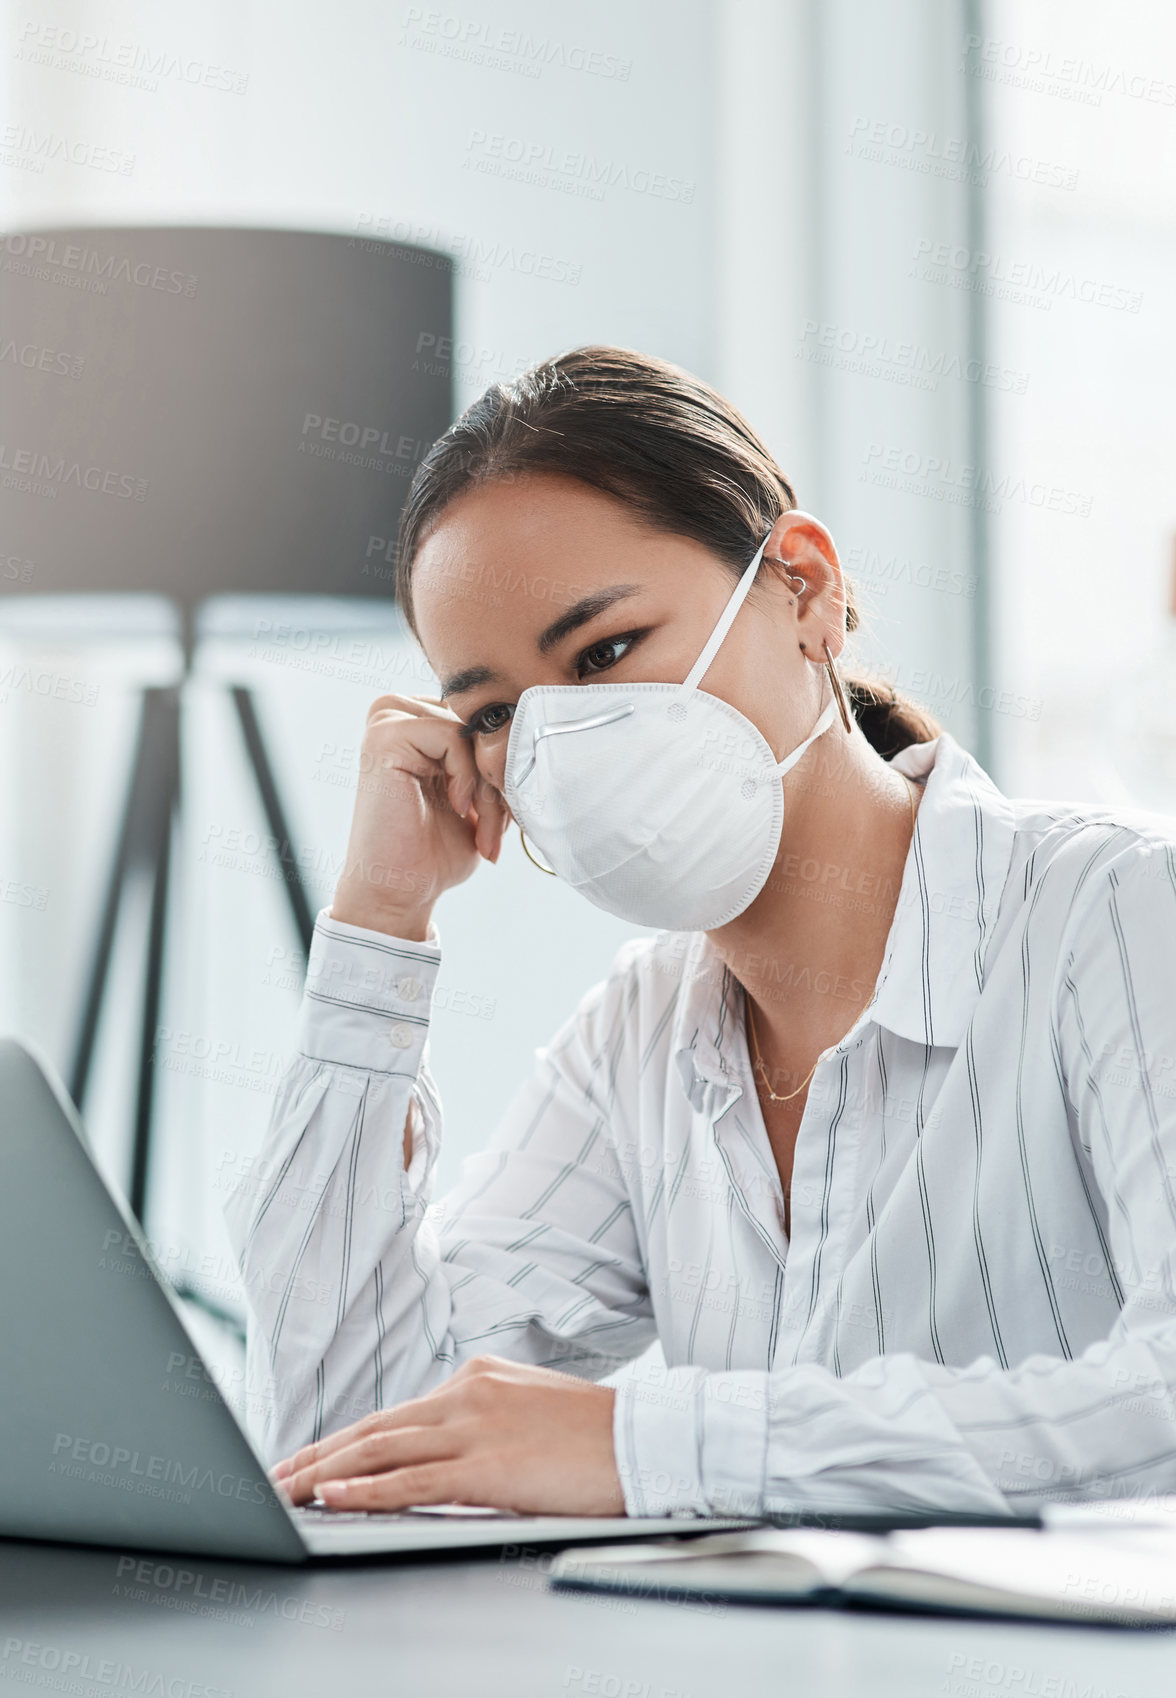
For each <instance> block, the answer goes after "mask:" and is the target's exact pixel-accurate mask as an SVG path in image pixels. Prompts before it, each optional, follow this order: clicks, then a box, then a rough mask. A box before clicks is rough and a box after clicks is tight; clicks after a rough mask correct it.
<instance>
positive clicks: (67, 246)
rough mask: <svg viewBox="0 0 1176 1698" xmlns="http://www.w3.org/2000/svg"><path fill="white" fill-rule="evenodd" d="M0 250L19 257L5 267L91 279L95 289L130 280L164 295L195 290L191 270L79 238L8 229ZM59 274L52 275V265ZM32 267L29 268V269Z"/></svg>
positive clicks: (66, 279) (188, 293) (26, 272)
mask: <svg viewBox="0 0 1176 1698" xmlns="http://www.w3.org/2000/svg"><path fill="white" fill-rule="evenodd" d="M0 253H2V254H4V255H6V256H7V259H8V260H10V261H11V260H20V261H22V262H24V263H22V264H20V265H13V264H8V263H6V264H5V270H7V271H17V272H20V273H21V274H22V275H28V276H35V277H41V278H43V279H48V280H50V281H53V282H59V281H60V282H71V281H76V282H80V280H81V279H82V278H89V279H93V285H92V286H93V288H94V292H95V293H105V286H106V285H107V284H110V283H131V284H133V285H134V286H135V287H136V288H139V289H156V290H158V291H159V292H160V293H161V294H164V295H186V296H188V297H189V298H191V296H193V295H194V294H195V293H196V281H197V280H196V278H195V277H193V276H192V274H191V273H190V272H186V271H172V270H170V269H169V268H168V267H167V266H165V265H151V264H149V263H148V262H147V261H146V260H132V259H129V258H128V257H127V256H126V255H125V254H124V255H119V254H113V253H104V252H103V251H102V250H101V249H100V248H88V247H84V246H82V245H81V244H80V243H78V242H60V241H58V239H57V237H56V236H38V235H28V234H22V233H21V232H19V231H9V232H8V233H7V234H0ZM53 267H57V268H58V269H59V273H64V274H66V275H64V276H62V275H59V276H57V277H52V275H51V268H53ZM30 268H31V269H30Z"/></svg>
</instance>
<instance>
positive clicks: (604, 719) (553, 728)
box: [515, 702, 634, 784]
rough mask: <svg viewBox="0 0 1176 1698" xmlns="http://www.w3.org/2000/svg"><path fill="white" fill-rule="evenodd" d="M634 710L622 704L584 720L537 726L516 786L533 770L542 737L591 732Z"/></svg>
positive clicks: (631, 706) (561, 721)
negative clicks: (527, 757)
mask: <svg viewBox="0 0 1176 1698" xmlns="http://www.w3.org/2000/svg"><path fill="white" fill-rule="evenodd" d="M633 710H634V703H632V702H622V703H621V704H620V706H619V707H615V708H606V709H605V711H604V712H603V713H592V714H588V715H587V716H586V717H585V718H584V719H563V720H560V721H559V722H558V723H557V724H555V725H537V726H536V727H535V730H534V733H533V735H532V737H531V753H530V758H529V760H528V761H527V765H526V767H525V768H524V769H523V770H522V771H521V772H519V774H518V775H517V777H516V778H515V783H516V784H523V783H525V782H526V780H527V779H528V778H530V776H531V774H532V772H533V771H534V770H535V762H536V761H537V760H538V758H539V743H540V740H541V739H542V738H544V737H558V736H559V734H560V732H561V731H592V730H594V729H595V727H596V726H598V725H612V724H614V723H615V722H616V721H617V720H618V719H626V718H627V717H628V716H629V714H631V713H632V712H633Z"/></svg>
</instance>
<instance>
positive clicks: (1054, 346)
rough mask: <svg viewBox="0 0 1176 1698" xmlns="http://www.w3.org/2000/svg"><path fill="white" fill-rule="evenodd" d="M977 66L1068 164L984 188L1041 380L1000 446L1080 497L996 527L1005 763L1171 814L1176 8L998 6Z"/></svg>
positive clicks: (1175, 787) (1045, 147)
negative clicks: (1064, 177)
mask: <svg viewBox="0 0 1176 1698" xmlns="http://www.w3.org/2000/svg"><path fill="white" fill-rule="evenodd" d="M967 63H968V67H969V74H972V75H974V76H977V77H979V78H981V79H982V81H983V85H984V87H985V89H986V90H987V91H988V94H989V97H990V99H991V103H992V112H993V124H994V127H995V128H996V129H997V131H998V132H999V133H1000V134H1002V135H1003V136H1005V137H1006V138H1008V140H1009V141H1010V143H1011V144H1012V145H1013V146H1014V147H1015V148H1016V150H1017V151H1018V152H1019V153H1023V154H1025V155H1028V156H1031V157H1033V158H1036V159H1040V160H1046V161H1056V162H1059V163H1060V164H1063V165H1064V166H1065V167H1066V168H1067V170H1068V171H1070V172H1071V173H1073V175H1074V178H1075V181H1074V186H1073V187H1072V188H1071V189H1069V190H1066V191H1064V192H1057V191H1054V190H1050V189H1047V188H1045V187H1044V186H1042V185H1037V184H1034V183H1032V182H1024V181H1019V180H1012V179H1010V178H1008V177H1002V179H1001V180H1000V182H999V184H998V185H996V188H995V192H994V194H993V196H992V199H991V208H990V215H991V223H992V242H991V247H992V252H993V256H994V257H993V263H992V265H991V266H990V268H989V269H990V271H991V272H992V273H993V284H994V293H993V297H992V299H991V315H992V325H991V337H992V342H993V347H994V350H995V351H996V353H997V355H998V357H999V358H1000V359H1001V360H1002V361H1003V362H1004V363H1006V364H1009V365H1012V366H1017V367H1020V368H1022V369H1024V370H1025V371H1027V372H1028V373H1029V374H1030V375H1029V383H1028V387H1027V389H1026V392H1025V394H1024V395H1023V396H1019V397H1018V396H1012V395H1002V396H1000V397H998V404H997V408H996V411H995V415H994V427H995V432H996V438H997V449H996V453H997V455H998V456H999V459H1000V461H1001V463H1002V464H1005V465H1008V466H1012V467H1015V468H1023V469H1024V470H1025V471H1027V472H1031V473H1032V474H1033V475H1034V476H1036V477H1038V478H1040V479H1042V480H1044V482H1045V483H1047V484H1048V485H1049V486H1051V487H1052V488H1057V489H1061V490H1063V491H1065V492H1066V493H1067V494H1072V495H1073V496H1075V497H1076V498H1077V500H1076V501H1075V502H1074V503H1073V505H1074V506H1075V507H1077V506H1078V505H1079V503H1080V504H1081V507H1082V509H1083V511H1081V512H1075V513H1072V514H1067V513H1065V512H1059V511H1053V512H1051V511H1049V509H1048V508H1047V507H1044V506H1039V505H1034V504H1033V503H1032V502H1031V501H1025V500H1015V501H1010V502H1008V503H1007V504H1006V508H1005V511H1004V512H1003V513H1002V514H1001V515H1000V516H999V518H998V519H996V520H995V521H994V534H993V561H994V572H995V577H996V588H997V605H996V614H997V617H996V627H995V649H996V653H997V656H998V660H999V664H1000V666H1001V669H1002V672H1003V676H1004V679H1005V681H1006V682H1007V683H1008V684H1009V685H1010V686H1011V687H1012V688H1014V689H1015V690H1016V692H1017V693H1018V695H1020V696H1022V697H1023V698H1024V699H1025V700H1026V701H1027V702H1028V703H1029V704H1030V705H1031V708H1032V714H1031V715H1029V714H1026V715H1008V716H1005V718H1004V719H1003V721H1002V731H1003V737H1002V767H1003V770H1004V771H1005V772H1006V774H1007V778H1008V783H1009V785H1010V787H1011V788H1013V789H1014V790H1018V791H1021V792H1022V793H1028V794H1037V795H1042V794H1044V795H1063V796H1064V795H1078V796H1086V797H1091V798H1099V799H1103V800H1107V801H1113V802H1137V803H1139V804H1141V805H1144V806H1147V807H1153V808H1161V809H1163V810H1164V811H1166V812H1173V813H1176V763H1174V759H1173V752H1174V751H1176V736H1174V735H1173V729H1172V710H1171V706H1170V703H1171V700H1172V697H1173V693H1174V692H1176V676H1174V669H1176V657H1174V655H1173V642H1172V638H1171V636H1170V634H1169V633H1170V631H1171V630H1172V629H1173V626H1172V622H1171V620H1170V618H1169V615H1168V608H1169V605H1170V597H1171V591H1172V574H1173V568H1174V565H1176V559H1174V545H1176V480H1174V477H1173V468H1174V467H1176V408H1174V407H1173V404H1172V397H1173V393H1174V391H1176V317H1174V315H1173V310H1172V307H1173V301H1174V300H1176V170H1174V165H1176V154H1174V137H1176V12H1174V11H1173V9H1172V8H1171V7H1170V6H1161V5H1158V4H1155V5H1136V6H1130V7H1116V8H1110V9H1108V8H1106V7H1104V6H1100V5H1097V4H1095V3H1094V0H1067V3H1066V4H1064V5H1063V4H1061V3H1060V0H1031V3H1030V4H1025V3H1023V0H1018V3H1017V4H1012V3H1011V0H995V3H994V4H993V5H992V6H991V8H990V18H989V22H988V25H987V27H986V31H985V37H984V40H983V41H982V42H981V43H980V44H979V45H978V46H977V47H975V48H974V49H973V51H972V52H971V54H970V55H969V58H968V62H967ZM998 270H999V273H1000V276H999V277H997V276H996V273H997V271H998ZM1140 692H1142V696H1141V695H1140Z"/></svg>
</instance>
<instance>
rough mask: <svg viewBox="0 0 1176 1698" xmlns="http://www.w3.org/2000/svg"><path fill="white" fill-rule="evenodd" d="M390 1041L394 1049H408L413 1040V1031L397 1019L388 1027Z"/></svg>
mask: <svg viewBox="0 0 1176 1698" xmlns="http://www.w3.org/2000/svg"><path fill="white" fill-rule="evenodd" d="M388 1042H389V1043H390V1044H391V1045H392V1048H393V1049H407V1048H408V1046H409V1044H411V1042H412V1032H411V1031H410V1030H409V1028H408V1027H407V1026H402V1025H400V1023H399V1022H398V1021H397V1022H396V1023H395V1024H393V1025H391V1026H389V1028H388Z"/></svg>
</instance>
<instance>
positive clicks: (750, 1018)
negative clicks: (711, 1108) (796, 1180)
mask: <svg viewBox="0 0 1176 1698" xmlns="http://www.w3.org/2000/svg"><path fill="white" fill-rule="evenodd" d="M899 777H900V778H902V779H904V780H905V781H906V786H907V799H908V800H909V802H910V804H911V837H912V838H913V837H914V835H915V787H914V785H913V784H912V783H911V781H910V779H909V778H907V775H906V773H905V772H903V773H900V774H899ZM743 1000H744V1005H745V1007H746V1009H747V1030H748V1032H749V1033H750V1036H751V1047H752V1050H753V1052H754V1054H755V1062H754V1065H753V1068H752V1071H753V1072H755V1073H758V1074H759V1076H760V1078H761V1080H762V1081H763V1087H764V1090H765V1091H766V1092H767V1093H768V1097H769V1099H770V1100H771V1101H772V1102H774V1103H790V1102H791V1101H792V1099H793V1097H798V1096H799V1095H800V1093H801V1092H802V1091H803V1090H804V1088H805V1086H806V1085H807V1084H808V1082H809V1080H810V1079H811V1078H812V1076H813V1074H814V1073H815V1072H816V1071H817V1061H820V1059H821V1058H820V1056H818V1057H817V1061H814V1062H813V1064H812V1066H811V1067H810V1068H809V1070H808V1072H807V1073H806V1074H805V1076H804V1078H803V1079H802V1080H801V1081H800V1084H799V1085H798V1086H797V1087H796V1089H795V1091H789V1092H788V1095H787V1096H784V1097H778V1096H777V1095H776V1093H775V1091H773V1089H772V1087H771V1086H770V1085H769V1084H768V1070H767V1067H766V1066H765V1065H764V1058H763V1056H762V1055H761V1054H760V1047H759V1039H758V1037H757V1036H756V1031H755V1015H754V1014H753V1013H752V1007H751V998H750V997H749V996H748V995H747V992H746V991H745V992H744V993H743Z"/></svg>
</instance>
